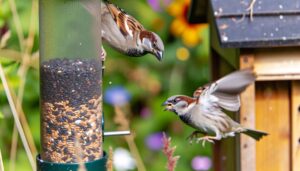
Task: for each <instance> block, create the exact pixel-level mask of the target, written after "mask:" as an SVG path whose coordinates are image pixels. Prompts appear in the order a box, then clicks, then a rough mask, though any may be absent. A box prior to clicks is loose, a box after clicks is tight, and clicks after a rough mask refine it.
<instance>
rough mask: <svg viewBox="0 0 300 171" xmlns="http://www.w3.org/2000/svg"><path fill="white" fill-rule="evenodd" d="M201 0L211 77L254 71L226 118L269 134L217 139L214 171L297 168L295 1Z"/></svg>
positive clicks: (299, 108)
mask: <svg viewBox="0 0 300 171" xmlns="http://www.w3.org/2000/svg"><path fill="white" fill-rule="evenodd" d="M199 1H201V0H194V1H192V4H193V5H192V6H193V7H192V8H191V9H190V16H189V18H190V20H191V21H193V22H196V21H198V22H201V20H197V18H199V19H203V18H205V17H204V16H203V14H201V13H199V12H197V11H201V7H202V8H203V5H200V4H203V2H202V3H199ZM202 1H203V0H202ZM197 4H198V5H197ZM206 4H207V6H206V7H204V8H203V9H208V12H207V20H206V21H207V22H208V23H209V24H210V38H211V39H210V41H211V43H210V44H211V46H210V47H211V61H212V62H211V64H212V66H211V68H212V76H213V79H218V78H220V77H221V76H223V75H225V74H227V73H229V72H232V71H234V70H239V69H244V68H249V67H253V69H254V71H255V72H256V74H257V79H256V82H255V84H253V85H251V86H250V87H248V88H247V90H246V91H245V92H244V93H243V94H242V95H241V109H240V112H239V114H232V115H231V116H232V117H233V118H235V119H236V120H238V121H239V122H240V123H241V124H242V125H244V126H245V127H248V128H255V129H258V130H262V131H265V132H268V133H269V136H267V137H264V138H263V139H261V140H260V141H259V142H255V140H253V139H251V138H249V137H246V136H244V135H241V136H239V137H236V138H235V139H234V138H227V139H225V140H222V141H220V142H218V143H217V144H216V145H215V146H214V152H215V153H214V164H215V169H214V170H215V171H300V47H299V45H300V1H299V0H296V1H295V0H284V1H282V0H243V1H240V0H209V1H207V3H206ZM202 21H205V20H202ZM232 84H235V83H234V82H233V83H232Z"/></svg>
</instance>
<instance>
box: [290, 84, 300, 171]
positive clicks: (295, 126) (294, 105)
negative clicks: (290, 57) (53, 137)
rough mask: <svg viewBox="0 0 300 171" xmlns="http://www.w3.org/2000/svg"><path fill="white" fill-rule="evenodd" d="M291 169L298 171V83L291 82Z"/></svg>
mask: <svg viewBox="0 0 300 171" xmlns="http://www.w3.org/2000/svg"><path fill="white" fill-rule="evenodd" d="M291 92H292V93H291V94H292V97H291V99H292V122H291V123H292V128H291V129H292V143H291V146H292V150H291V152H292V156H291V158H292V163H291V164H292V168H293V171H300V145H299V144H300V81H292V91H291Z"/></svg>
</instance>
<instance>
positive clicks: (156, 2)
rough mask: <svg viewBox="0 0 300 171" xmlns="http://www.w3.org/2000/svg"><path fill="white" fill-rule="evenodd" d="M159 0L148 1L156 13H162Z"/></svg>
mask: <svg viewBox="0 0 300 171" xmlns="http://www.w3.org/2000/svg"><path fill="white" fill-rule="evenodd" d="M159 3H160V2H159V0H148V4H149V5H150V6H151V8H152V9H153V10H154V11H161V8H160V4H159Z"/></svg>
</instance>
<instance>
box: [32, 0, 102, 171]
mask: <svg viewBox="0 0 300 171" xmlns="http://www.w3.org/2000/svg"><path fill="white" fill-rule="evenodd" d="M83 3H88V6H89V7H90V8H94V10H93V11H98V13H97V14H96V13H95V14H91V13H89V12H88V11H87V9H86V8H85V7H84V5H83ZM39 5H40V22H39V24H40V56H41V58H40V83H41V85H40V92H41V100H40V103H41V147H42V151H41V154H40V155H39V156H38V157H37V164H38V170H41V171H44V170H46V171H51V170H56V171H57V170H66V169H67V170H76V168H78V167H79V165H82V163H83V165H85V166H86V169H87V170H88V171H89V169H92V170H105V163H106V162H105V160H106V156H105V153H103V150H102V143H103V142H102V135H103V134H102V93H101V92H102V91H101V83H102V74H101V72H102V71H101V70H102V66H101V65H102V64H101V59H100V54H101V32H100V31H101V27H100V26H101V24H100V23H101V22H100V20H101V19H100V5H101V1H99V0H51V1H49V0H39Z"/></svg>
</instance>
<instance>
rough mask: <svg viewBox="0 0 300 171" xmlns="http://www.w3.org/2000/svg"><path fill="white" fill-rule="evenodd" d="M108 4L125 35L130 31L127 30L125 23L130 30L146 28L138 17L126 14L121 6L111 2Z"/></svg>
mask: <svg viewBox="0 0 300 171" xmlns="http://www.w3.org/2000/svg"><path fill="white" fill-rule="evenodd" d="M106 6H107V8H108V10H109V11H110V13H111V15H112V16H113V19H114V20H115V22H116V24H117V25H118V27H119V29H120V31H121V33H122V34H123V35H124V36H128V35H129V33H128V31H127V30H126V27H125V24H127V26H128V28H129V30H131V31H132V32H134V31H136V30H140V31H141V30H144V27H143V26H142V25H141V24H140V23H139V22H138V21H137V20H136V19H134V18H133V17H132V16H130V15H128V14H126V13H125V12H124V11H123V10H122V9H121V8H119V7H117V6H115V5H114V4H110V3H107V4H106Z"/></svg>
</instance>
